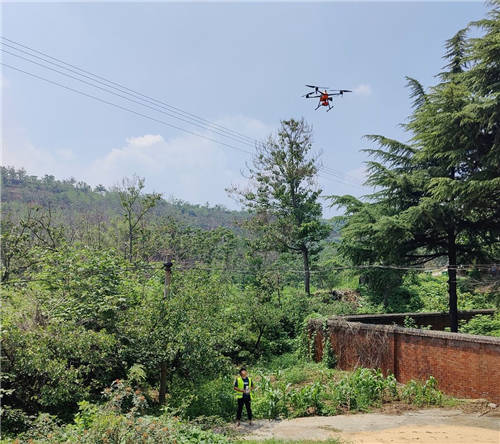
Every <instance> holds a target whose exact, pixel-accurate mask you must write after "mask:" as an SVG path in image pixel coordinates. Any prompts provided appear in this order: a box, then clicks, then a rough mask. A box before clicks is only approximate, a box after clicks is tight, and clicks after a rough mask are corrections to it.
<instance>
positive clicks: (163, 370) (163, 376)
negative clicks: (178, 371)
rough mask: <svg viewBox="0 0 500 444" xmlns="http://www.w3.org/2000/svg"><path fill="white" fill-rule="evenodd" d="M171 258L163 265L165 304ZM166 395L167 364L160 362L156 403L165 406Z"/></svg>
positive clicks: (170, 276) (170, 280)
mask: <svg viewBox="0 0 500 444" xmlns="http://www.w3.org/2000/svg"><path fill="white" fill-rule="evenodd" d="M172 265H173V264H172V257H171V256H170V255H168V256H167V261H166V262H164V263H163V269H164V270H165V285H164V287H163V299H164V301H165V303H166V302H167V300H168V295H169V293H170V283H171V282H172ZM166 393H167V363H166V362H162V363H161V368H160V393H159V395H158V401H159V402H160V405H163V404H165V395H166Z"/></svg>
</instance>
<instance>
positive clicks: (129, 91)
mask: <svg viewBox="0 0 500 444" xmlns="http://www.w3.org/2000/svg"><path fill="white" fill-rule="evenodd" d="M0 38H1V39H3V40H6V41H8V42H10V43H13V44H14V45H17V46H19V47H21V48H25V49H28V50H29V51H31V52H34V53H37V54H41V55H43V56H44V57H47V58H49V59H51V60H55V61H57V62H59V63H62V64H63V65H66V66H70V67H71V68H74V69H75V70H77V71H80V72H82V73H85V74H88V75H90V76H92V77H95V78H96V79H100V80H102V81H104V82H107V83H109V84H110V85H107V86H108V87H110V88H113V89H117V90H119V91H121V92H123V93H126V94H130V95H132V96H135V97H136V98H142V100H145V101H153V102H155V103H156V104H158V105H161V106H163V107H166V108H168V109H170V110H172V111H174V112H176V113H178V114H180V115H184V116H187V117H190V118H192V119H196V120H198V121H199V122H202V123H205V124H206V125H210V126H213V127H216V128H219V129H220V130H223V131H226V132H229V133H233V134H234V135H237V136H239V137H240V138H243V139H246V140H247V141H249V142H252V143H255V142H258V141H257V140H256V139H254V138H251V137H249V136H247V135H245V134H242V133H240V132H238V131H235V130H232V129H230V128H227V127H225V126H222V125H220V124H217V123H214V122H211V121H209V120H207V119H204V118H203V117H200V116H197V115H196V114H193V113H190V112H187V111H184V110H183V109H181V108H178V107H175V106H172V105H170V104H168V103H166V102H164V101H161V100H158V99H155V98H154V97H150V96H147V95H145V94H142V93H140V92H138V91H136V90H133V89H131V88H128V87H126V86H124V85H122V84H120V83H118V82H114V81H112V80H109V79H107V78H106V77H102V76H100V75H97V74H94V73H92V72H91V71H87V70H84V69H82V68H80V67H78V66H76V65H72V64H71V63H68V62H65V61H63V60H61V59H58V58H56V57H52V56H50V55H49V54H46V53H44V52H41V51H38V50H36V49H34V48H31V47H29V46H27V45H23V44H21V43H19V42H16V41H14V40H11V39H8V38H6V37H3V36H0ZM0 43H2V44H3V45H6V46H9V47H10V48H12V49H15V50H16V51H19V52H23V53H25V54H28V55H31V56H32V57H37V58H40V57H38V56H36V55H34V54H30V53H28V52H26V51H24V50H21V49H19V48H16V47H13V46H11V45H8V44H6V43H3V42H0ZM42 60H44V59H42ZM45 61H46V62H47V63H52V64H54V65H56V66H59V67H60V68H63V69H67V70H69V71H72V72H75V71H74V70H70V69H69V68H66V67H65V66H61V65H58V64H55V63H54V62H50V61H48V60H45ZM77 74H78V75H81V76H83V74H79V73H78V72H77ZM85 77H88V76H85ZM94 81H96V82H97V80H94ZM100 83H102V82H100ZM112 85H114V86H112Z"/></svg>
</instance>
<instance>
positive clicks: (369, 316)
mask: <svg viewBox="0 0 500 444" xmlns="http://www.w3.org/2000/svg"><path fill="white" fill-rule="evenodd" d="M495 312H496V309H494V308H486V309H482V310H462V311H459V312H458V315H459V316H463V315H469V314H470V315H478V314H495ZM443 315H446V316H448V315H449V313H448V312H446V311H427V312H425V311H423V312H416V313H363V314H354V315H342V316H340V317H341V318H343V319H346V320H348V321H350V320H354V319H359V320H362V319H372V318H375V319H376V318H380V319H393V318H399V317H407V316H408V317H417V318H418V317H423V316H426V317H432V316H435V317H440V316H443Z"/></svg>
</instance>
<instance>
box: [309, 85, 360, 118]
mask: <svg viewBox="0 0 500 444" xmlns="http://www.w3.org/2000/svg"><path fill="white" fill-rule="evenodd" d="M306 86H307V87H308V88H312V89H313V91H310V92H308V93H307V94H304V95H303V96H302V97H305V98H306V99H319V102H318V106H317V107H316V108H315V110H317V109H318V108H320V107H321V106H327V107H328V109H327V110H326V112H328V111H330V110H331V109H332V108H333V103H332V102H333V97H334V96H343V95H344V93H346V92H352V91H351V90H350V89H329V88H328V87H327V86H316V85H306Z"/></svg>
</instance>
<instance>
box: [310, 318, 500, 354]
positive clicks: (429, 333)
mask: <svg viewBox="0 0 500 444" xmlns="http://www.w3.org/2000/svg"><path fill="white" fill-rule="evenodd" d="M309 325H313V326H314V327H316V328H317V327H318V326H322V325H323V321H321V319H312V320H311V321H310V324H309ZM327 325H328V327H354V328H357V329H360V330H369V331H380V332H386V333H392V334H395V333H398V334H402V335H408V336H419V337H426V338H434V339H443V340H451V341H462V342H471V343H475V344H488V345H495V346H498V347H500V338H497V337H494V336H482V335H469V334H466V333H451V332H447V331H439V330H421V329H418V328H405V327H399V326H397V325H381V324H364V323H361V322H349V321H346V320H345V319H343V318H342V317H334V318H329V319H328V321H327Z"/></svg>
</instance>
